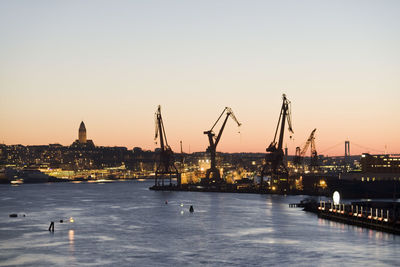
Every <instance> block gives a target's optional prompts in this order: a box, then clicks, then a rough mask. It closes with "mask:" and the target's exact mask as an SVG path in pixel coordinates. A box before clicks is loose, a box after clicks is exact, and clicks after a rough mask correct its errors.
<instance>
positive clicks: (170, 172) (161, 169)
mask: <svg viewBox="0 0 400 267" xmlns="http://www.w3.org/2000/svg"><path fill="white" fill-rule="evenodd" d="M157 138H159V140H160V158H159V161H158V164H157V169H156V175H155V185H156V186H157V185H158V184H157V180H158V177H159V176H161V179H162V186H164V178H165V176H169V183H170V185H172V180H171V179H172V176H175V177H176V178H177V179H178V185H180V175H179V173H178V169H177V168H176V166H175V164H174V159H173V156H174V152H172V149H171V147H170V146H169V145H168V141H167V135H166V134H165V128H164V122H163V119H162V116H161V106H160V105H159V106H158V108H157V111H156V113H155V135H154V140H157Z"/></svg>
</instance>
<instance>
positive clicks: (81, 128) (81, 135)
mask: <svg viewBox="0 0 400 267" xmlns="http://www.w3.org/2000/svg"><path fill="white" fill-rule="evenodd" d="M79 143H81V144H86V127H85V124H84V123H83V121H82V122H81V125H80V126H79Z"/></svg>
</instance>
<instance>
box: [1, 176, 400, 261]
mask: <svg viewBox="0 0 400 267" xmlns="http://www.w3.org/2000/svg"><path fill="white" fill-rule="evenodd" d="M150 185H151V183H150V182H136V181H132V182H115V183H105V184H94V183H81V184H72V183H54V184H24V185H21V186H10V185H1V186H0V203H1V206H0V266H9V265H11V266H15V265H26V266H49V265H51V266H66V265H69V266H78V265H79V266H98V265H101V266H187V265H191V266H203V265H206V266H222V265H223V266H266V265H277V266H282V265H283V266H286V265H296V266H327V265H335V266H336V265H344V266H353V265H356V266H360V265H368V266H377V265H380V266H384V265H387V266H398V265H399V264H400V257H399V256H398V254H397V251H398V250H399V249H400V236H395V235H392V234H387V233H382V232H377V231H373V230H369V229H363V228H359V227H355V226H348V225H345V224H340V223H335V222H330V221H326V220H322V219H318V218H317V216H316V215H314V214H310V213H306V212H303V211H302V210H301V209H293V208H289V207H288V203H293V202H298V201H300V200H301V199H303V198H304V197H301V196H286V197H285V196H275V195H273V196H272V195H256V194H228V193H200V192H155V191H150V190H148V189H147V188H148V187H149V186H150ZM166 200H167V201H168V204H165V201H166ZM181 204H183V206H181ZM190 205H193V206H194V213H190V212H189V207H190ZM10 213H18V214H19V216H18V218H9V214H10ZM22 214H26V217H22V216H21V215H22ZM70 217H73V218H74V220H75V222H74V223H69V222H68V223H62V224H61V223H59V220H60V219H63V220H64V221H66V220H67V219H68V218H70ZM50 221H55V232H54V233H50V232H49V231H48V230H47V229H48V227H49V224H50Z"/></svg>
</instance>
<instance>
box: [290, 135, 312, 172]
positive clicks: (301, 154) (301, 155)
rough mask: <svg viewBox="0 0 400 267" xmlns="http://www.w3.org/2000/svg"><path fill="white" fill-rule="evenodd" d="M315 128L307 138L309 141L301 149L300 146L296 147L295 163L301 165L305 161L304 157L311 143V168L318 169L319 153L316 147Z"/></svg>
mask: <svg viewBox="0 0 400 267" xmlns="http://www.w3.org/2000/svg"><path fill="white" fill-rule="evenodd" d="M316 130H317V129H314V130H313V131H312V132H311V134H310V136H309V137H308V139H307V142H306V143H305V144H304V146H303V148H302V149H301V150H300V147H296V155H295V157H294V160H293V161H294V164H295V165H297V166H300V165H301V164H302V162H303V158H304V156H305V154H306V153H307V150H308V147H310V145H311V161H310V169H316V168H317V167H318V154H317V149H316V148H315V131H316Z"/></svg>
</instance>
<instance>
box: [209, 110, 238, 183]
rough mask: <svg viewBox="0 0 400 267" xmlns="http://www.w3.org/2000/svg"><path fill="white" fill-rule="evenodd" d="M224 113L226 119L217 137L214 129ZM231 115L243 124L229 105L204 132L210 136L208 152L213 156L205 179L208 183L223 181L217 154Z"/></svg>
mask: <svg viewBox="0 0 400 267" xmlns="http://www.w3.org/2000/svg"><path fill="white" fill-rule="evenodd" d="M224 113H225V114H226V117H225V120H224V122H223V123H222V126H221V129H220V130H219V133H218V135H217V137H215V133H214V131H213V129H214V127H215V125H217V123H218V122H219V120H220V119H221V118H222V116H223V115H224ZM229 117H231V118H232V119H233V120H234V121H235V122H236V123H237V125H238V127H239V126H240V125H241V123H240V122H239V121H238V120H237V118H236V117H235V115H234V114H233V111H232V109H231V108H229V107H225V108H224V110H223V111H222V113H221V115H219V117H218V119H217V121H216V122H215V123H214V125H213V126H212V127H211V129H210V130H208V131H205V132H204V134H206V135H207V136H208V141H209V143H210V145H209V146H208V147H207V150H206V152H208V153H210V158H211V167H210V169H208V170H207V172H206V179H205V181H206V183H209V182H210V181H212V182H221V174H220V172H219V170H218V169H217V167H216V161H215V155H216V149H217V146H218V143H219V141H220V140H221V136H222V133H223V131H224V128H225V125H226V122H227V121H228V118H229Z"/></svg>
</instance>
